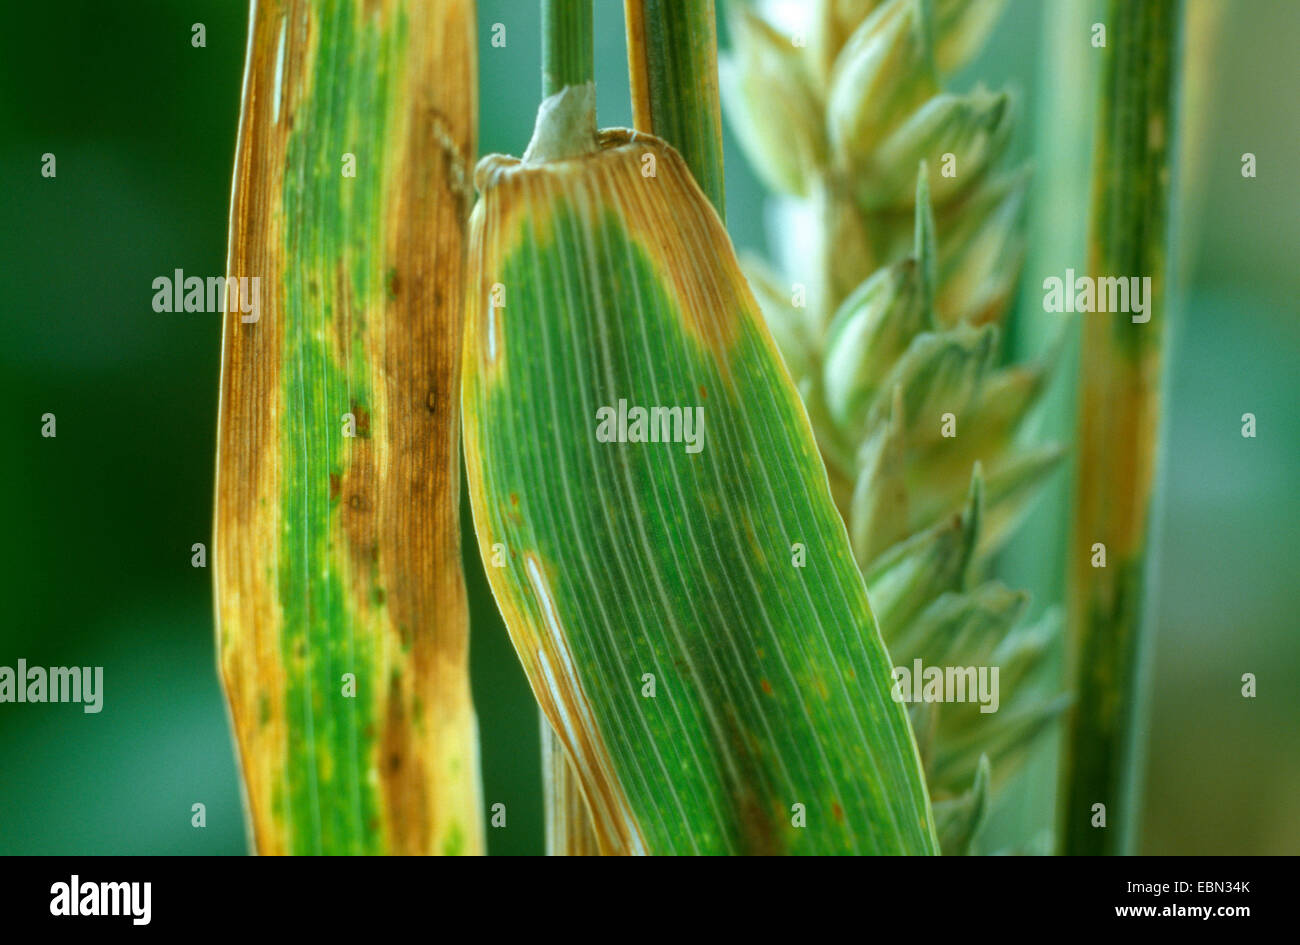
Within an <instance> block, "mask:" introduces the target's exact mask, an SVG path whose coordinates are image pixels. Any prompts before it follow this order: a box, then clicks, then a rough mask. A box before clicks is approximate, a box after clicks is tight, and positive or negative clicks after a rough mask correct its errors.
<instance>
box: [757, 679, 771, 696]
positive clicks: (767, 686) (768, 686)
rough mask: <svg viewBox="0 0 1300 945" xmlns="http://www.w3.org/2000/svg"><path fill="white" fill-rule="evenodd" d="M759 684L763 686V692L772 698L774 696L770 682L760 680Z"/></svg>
mask: <svg viewBox="0 0 1300 945" xmlns="http://www.w3.org/2000/svg"><path fill="white" fill-rule="evenodd" d="M759 682H760V683H761V684H762V686H763V691H764V692H765V693H767V694H768V695H769V696H770V695H771V694H772V684H771V683H770V682H768V681H767V680H766V679H760V680H759Z"/></svg>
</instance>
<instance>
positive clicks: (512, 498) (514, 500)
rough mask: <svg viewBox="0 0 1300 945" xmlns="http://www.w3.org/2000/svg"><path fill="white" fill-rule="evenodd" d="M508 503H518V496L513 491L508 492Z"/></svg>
mask: <svg viewBox="0 0 1300 945" xmlns="http://www.w3.org/2000/svg"><path fill="white" fill-rule="evenodd" d="M510 504H511V505H518V504H519V496H517V495H516V494H515V493H513V492H512V493H510Z"/></svg>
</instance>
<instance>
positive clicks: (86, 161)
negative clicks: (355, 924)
mask: <svg viewBox="0 0 1300 945" xmlns="http://www.w3.org/2000/svg"><path fill="white" fill-rule="evenodd" d="M1189 2H1190V3H1191V4H1193V5H1195V4H1208V5H1217V4H1219V0H1189ZM596 8H597V9H596V17H597V19H596V43H597V50H596V57H597V80H598V87H599V96H600V121H601V123H602V124H605V125H626V124H628V123H630V107H629V105H628V92H627V73H626V67H625V64H624V63H625V60H624V44H623V25H622V4H621V3H620V2H618V0H596ZM1047 9H1048V7H1047V5H1045V4H1040V3H1038V2H1036V0H1013V2H1011V3H1010V4H1009V8H1008V11H1007V13H1006V15H1005V16H1004V17H1003V19H1002V21H1001V24H1000V27H999V30H998V32H997V35H996V36H995V37H994V38H993V39H992V41H991V42H990V44H989V46H988V48H987V49H986V50H985V52H984V53H983V54H982V55H981V57H980V58H979V59H978V60H977V61H976V62H975V63H973V64H972V65H971V66H970V67H969V68H968V69H966V70H965V71H964V72H963V74H962V75H961V76H959V77H958V78H957V81H956V82H955V85H956V86H957V87H958V88H965V87H968V86H969V85H970V84H972V83H973V82H974V81H975V80H976V79H979V80H982V81H984V82H986V83H987V84H989V85H993V86H1000V85H1004V84H1008V83H1009V84H1012V85H1013V86H1015V87H1016V88H1017V89H1018V90H1019V92H1020V108H1021V113H1022V123H1021V126H1020V130H1019V132H1018V138H1017V140H1016V143H1015V148H1016V150H1017V153H1018V154H1020V155H1021V156H1028V157H1033V158H1035V159H1036V160H1037V162H1038V166H1039V168H1040V177H1039V181H1040V182H1039V183H1038V184H1037V185H1036V191H1035V194H1034V201H1035V202H1034V204H1033V208H1032V209H1031V212H1030V223H1031V225H1032V227H1033V229H1034V232H1033V239H1034V243H1035V247H1036V249H1037V251H1038V252H1037V255H1036V256H1035V257H1034V259H1033V260H1031V263H1030V266H1029V268H1028V269H1027V271H1026V275H1025V279H1024V283H1025V286H1026V288H1025V293H1024V298H1025V299H1027V300H1029V303H1030V304H1027V305H1024V304H1022V307H1021V310H1020V312H1019V315H1018V318H1017V323H1016V324H1017V328H1016V339H1017V343H1018V344H1019V345H1020V346H1021V347H1022V348H1024V349H1026V350H1028V349H1032V348H1035V347H1037V346H1038V345H1040V344H1041V343H1042V339H1043V338H1045V337H1048V336H1049V335H1050V334H1051V333H1052V332H1054V331H1055V330H1056V327H1057V326H1055V325H1053V324H1047V323H1046V322H1045V320H1046V319H1050V318H1054V317H1056V318H1059V317H1060V316H1049V315H1045V314H1044V313H1043V312H1042V311H1041V306H1036V305H1035V304H1034V302H1035V300H1036V298H1037V297H1038V292H1037V290H1036V288H1035V287H1036V286H1037V285H1039V284H1040V283H1041V280H1042V278H1043V277H1044V275H1047V274H1059V273H1061V272H1062V271H1063V269H1064V268H1065V265H1066V264H1067V260H1068V258H1069V254H1070V253H1071V252H1073V251H1074V250H1075V248H1077V247H1078V246H1080V245H1081V241H1082V233H1083V228H1084V220H1083V219H1082V218H1081V216H1080V214H1079V213H1078V210H1077V207H1078V205H1079V194H1080V193H1081V194H1083V197H1084V198H1085V199H1086V166H1087V165H1086V156H1087V155H1086V148H1087V145H1086V134H1087V124H1088V118H1087V108H1088V107H1089V105H1088V94H1089V89H1088V87H1087V85H1088V83H1087V81H1086V76H1084V77H1083V78H1080V79H1079V80H1078V81H1075V80H1070V81H1062V80H1061V79H1060V74H1061V73H1060V70H1061V69H1062V67H1063V60H1064V59H1068V58H1069V55H1074V56H1075V58H1078V59H1080V60H1081V61H1082V60H1084V59H1086V54H1085V55H1078V51H1077V50H1075V51H1074V52H1073V53H1070V54H1069V55H1067V53H1065V52H1063V50H1062V49H1061V46H1060V41H1059V35H1058V34H1059V31H1058V34H1053V33H1051V32H1050V30H1051V29H1052V28H1053V25H1052V23H1050V22H1044V19H1045V15H1046V16H1049V17H1050V16H1054V15H1056V14H1051V13H1048V14H1045V10H1047ZM6 12H7V16H6V24H5V25H6V29H5V30H4V31H3V36H2V37H0V50H2V52H3V55H0V61H2V62H3V63H4V68H3V73H2V74H0V173H2V175H3V176H2V177H0V179H2V180H3V182H4V184H3V191H2V192H3V198H2V199H0V206H3V211H2V213H3V226H0V299H3V308H2V309H0V332H2V333H3V343H0V413H2V415H3V438H2V439H0V442H3V444H4V446H3V451H4V452H3V462H2V463H0V488H2V491H0V495H3V496H4V497H5V499H6V503H7V504H6V508H5V512H6V522H5V527H4V529H3V535H4V537H3V539H2V540H0V595H2V598H0V599H2V600H3V612H2V614H3V615H2V616H0V665H8V666H13V665H15V664H16V662H17V660H18V659H19V658H20V657H21V658H26V659H27V660H28V662H29V663H31V664H35V665H45V666H49V665H102V666H103V667H104V679H105V682H104V686H105V701H104V710H103V712H101V713H100V714H98V715H89V714H85V713H83V712H82V711H81V708H80V707H79V706H75V705H30V704H29V705H15V704H0V853H5V854H14V853H27V854H31V853H60V854H92V853H131V854H135V853H177V854H185V853H205V854H215V853H222V854H238V853H244V852H246V845H245V837H244V826H243V818H242V814H241V811H240V797H239V787H238V780H237V775H236V770H235V764H234V757H233V753H232V746H231V739H230V735H229V732H228V729H227V722H226V714H225V708H224V704H223V700H222V696H221V693H220V690H219V687H218V684H217V677H216V671H215V661H214V655H213V626H212V601H211V592H210V572H209V571H207V570H198V569H195V568H192V567H191V566H190V554H191V553H190V546H191V544H193V543H194V542H198V541H202V542H205V543H208V542H209V530H210V524H211V517H212V513H211V498H212V490H213V451H214V444H215V423H216V393H217V378H218V371H219V358H220V316H219V315H201V314H184V313H179V314H157V313H155V312H154V311H153V310H152V307H151V305H150V300H151V298H152V288H151V281H152V280H153V278H154V277H156V276H158V275H162V274H169V273H171V271H172V270H173V269H177V268H180V269H184V270H185V271H186V272H187V273H188V274H203V275H216V274H220V273H222V272H224V268H225V256H226V245H225V243H226V226H227V212H228V204H229V199H230V183H231V172H232V159H233V154H234V141H235V131H236V121H237V118H238V110H239V87H240V78H241V74H242V68H243V55H244V46H245V42H246V20H247V10H246V5H245V4H242V3H238V2H232V0H190V2H185V3H180V2H170V3H169V2H162V0H131V2H121V0H119V2H108V0H82V2H75V0H63V2H48V3H40V4H34V3H33V4H15V5H11V6H10V8H9V9H8V10H7V11H6ZM1077 15H1078V16H1079V17H1082V19H1083V20H1084V22H1088V17H1089V16H1090V15H1091V5H1090V4H1084V5H1083V6H1082V7H1081V8H1080V12H1079V13H1078V14H1077ZM194 23H203V24H204V25H205V27H206V30H207V46H206V48H202V49H196V48H193V47H192V46H191V45H190V37H191V31H190V27H191V25H192V24H194ZM496 23H501V24H504V25H505V27H506V45H505V47H504V48H494V47H492V46H491V44H490V37H491V33H492V27H493V24H496ZM538 26H539V16H538V12H537V4H536V3H535V2H533V0H484V2H480V4H479V31H478V35H479V70H480V77H481V91H480V97H481V109H480V116H481V128H480V149H481V151H482V152H484V153H487V152H491V151H505V152H510V153H515V154H518V153H520V152H521V151H522V150H523V148H524V146H525V145H526V143H527V139H528V137H529V133H530V132H531V129H532V122H533V114H534V110H535V107H536V102H537V98H538V94H539V91H540V80H539V78H538V75H539V67H540V54H539V49H538ZM1045 31H1046V32H1045ZM1214 35H1215V37H1216V38H1217V42H1216V43H1215V44H1214V47H1213V48H1212V49H1206V50H1199V51H1197V52H1196V53H1195V54H1194V55H1193V56H1192V57H1189V58H1195V59H1196V60H1197V61H1196V63H1195V64H1194V66H1195V68H1196V69H1197V70H1199V71H1200V74H1201V75H1202V76H1203V78H1202V80H1201V81H1202V86H1203V87H1202V90H1201V91H1200V92H1199V93H1198V94H1197V98H1196V100H1197V102H1198V108H1199V109H1200V110H1199V111H1198V113H1197V116H1196V122H1197V126H1196V133H1195V136H1194V139H1189V144H1190V148H1189V149H1188V150H1187V151H1186V152H1185V153H1186V154H1187V155H1188V160H1187V162H1186V163H1185V166H1184V168H1183V171H1182V173H1181V178H1180V186H1179V192H1180V197H1179V201H1180V202H1179V216H1178V218H1177V222H1178V226H1177V235H1176V247H1175V256H1176V258H1177V260H1178V264H1177V267H1176V269H1177V274H1178V276H1179V284H1178V287H1177V292H1178V299H1179V305H1178V308H1179V311H1178V312H1177V313H1176V314H1175V322H1174V332H1173V339H1172V348H1171V357H1172V369H1171V374H1170V387H1169V396H1168V400H1167V409H1168V415H1167V427H1166V430H1167V440H1166V444H1165V454H1164V455H1165V458H1166V464H1165V469H1164V480H1163V481H1164V486H1165V488H1164V495H1163V514H1162V516H1161V519H1160V521H1159V522H1158V524H1157V529H1156V536H1157V539H1156V553H1157V558H1156V560H1157V570H1156V578H1155V586H1156V588H1157V595H1156V596H1157V601H1156V608H1157V618H1156V619H1157V625H1156V629H1157V637H1156V641H1155V652H1154V664H1153V667H1154V668H1153V683H1154V687H1153V695H1152V704H1151V713H1150V721H1149V725H1148V726H1147V731H1146V741H1147V745H1148V758H1149V761H1148V776H1147V790H1146V811H1145V815H1144V824H1145V827H1144V841H1143V847H1142V849H1143V852H1148V853H1283V852H1290V853H1295V852H1300V634H1297V619H1296V613H1297V604H1298V603H1300V594H1298V593H1297V581H1296V579H1295V575H1296V570H1297V567H1296V565H1297V555H1296V544H1297V542H1296V536H1297V533H1298V526H1300V490H1298V489H1297V487H1298V486H1300V474H1298V472H1297V470H1298V468H1300V466H1298V464H1297V458H1298V457H1300V419H1298V418H1297V414H1296V412H1295V409H1294V407H1295V403H1296V393H1297V383H1296V379H1297V363H1300V357H1298V356H1300V319H1297V318H1296V315H1297V310H1298V307H1297V302H1296V300H1297V298H1300V266H1297V265H1296V247H1297V246H1298V245H1300V214H1297V212H1296V208H1297V200H1296V197H1297V193H1298V191H1297V185H1296V181H1297V180H1300V155H1298V153H1297V147H1296V139H1297V135H1296V131H1297V115H1296V112H1295V109H1294V102H1295V101H1296V99H1297V97H1300V72H1297V70H1296V68H1295V62H1294V55H1295V49H1296V48H1297V45H1300V5H1297V4H1284V3H1263V2H1260V3H1246V2H1241V3H1236V4H1233V5H1231V7H1230V8H1229V15H1226V16H1221V17H1219V18H1218V22H1217V27H1216V29H1215V30H1214ZM1045 36H1048V37H1053V36H1056V37H1058V38H1056V39H1052V40H1051V41H1048V40H1045ZM1083 41H1084V40H1083V39H1081V40H1080V42H1083ZM724 42H725V29H724ZM1086 68H1087V64H1086V62H1084V63H1083V66H1082V69H1083V71H1085V72H1086ZM1054 70H1055V71H1054ZM1054 76H1055V78H1054ZM1081 128H1082V130H1083V135H1084V138H1083V139H1079V131H1080V129H1081ZM1080 141H1082V144H1080ZM726 147H727V155H726V156H727V196H728V224H729V228H730V229H731V230H732V232H733V235H734V238H735V241H736V243H737V244H738V245H739V246H741V247H748V248H753V249H757V250H760V251H762V250H765V249H766V247H767V240H766V235H765V232H764V213H763V195H762V191H761V189H760V188H759V186H758V184H757V183H756V181H755V179H754V177H753V175H752V173H751V172H750V170H749V168H748V167H747V165H746V164H745V161H744V158H743V156H742V155H741V154H740V153H739V151H738V150H737V148H736V146H735V141H734V139H732V138H731V137H730V131H729V130H728V137H727V140H726ZM1080 148H1082V157H1081V158H1080V153H1079V152H1080ZM1245 151H1250V152H1253V153H1255V154H1256V155H1257V158H1258V165H1259V176H1258V178H1257V179H1255V180H1243V179H1242V177H1241V174H1240V156H1241V154H1242V152H1245ZM46 152H52V153H54V154H55V155H56V157H57V161H58V176H57V178H54V179H49V180H47V179H44V178H42V177H41V175H40V163H41V155H42V154H44V153H46ZM1071 155H1073V160H1072V159H1071V157H1070V156H1071ZM1080 162H1081V163H1080ZM1079 166H1082V167H1083V168H1085V171H1084V175H1085V176H1080V174H1079V172H1078V167H1079ZM1049 250H1050V251H1049ZM1053 252H1056V253H1058V254H1059V255H1060V257H1061V258H1055V259H1054V258H1049V259H1047V260H1045V261H1044V260H1043V258H1042V257H1043V256H1049V257H1050V256H1051V255H1052V253H1053ZM1035 267H1041V269H1042V271H1041V272H1040V271H1037V269H1036V268H1035ZM1062 403H1064V404H1065V406H1061V405H1060V404H1058V407H1057V410H1056V415H1055V416H1052V415H1051V412H1050V411H1049V415H1047V416H1045V417H1044V418H1043V421H1042V423H1043V426H1044V429H1045V430H1048V431H1050V430H1051V428H1052V427H1053V426H1054V425H1055V426H1057V427H1059V426H1060V425H1061V424H1062V423H1063V422H1065V420H1064V418H1068V416H1069V409H1068V401H1064V400H1063V401H1062ZM1247 411H1250V412H1253V413H1255V414H1256V416H1257V417H1258V424H1259V435H1258V438H1257V439H1254V440H1246V439H1243V438H1242V437H1241V435H1240V417H1241V414H1242V413H1244V412H1247ZM46 412H52V413H55V414H56V415H57V418H58V437H57V438H55V439H43V438H42V437H41V436H40V417H41V415H42V414H43V413H46ZM1067 481H1068V473H1063V474H1062V476H1061V481H1060V482H1059V483H1058V484H1057V490H1056V493H1055V494H1054V495H1051V496H1048V497H1047V498H1045V499H1044V500H1043V501H1042V502H1041V503H1040V504H1039V506H1038V507H1037V508H1036V510H1035V513H1034V515H1033V518H1032V520H1031V521H1030V522H1029V523H1028V525H1027V527H1026V529H1025V530H1024V531H1023V532H1022V533H1021V534H1020V537H1019V540H1018V542H1017V547H1016V548H1015V550H1014V552H1013V553H1012V554H1011V555H1010V556H1009V560H1008V562H1007V565H1006V566H1007V569H1008V573H1009V574H1011V575H1013V576H1015V577H1016V579H1017V580H1020V581H1022V582H1023V583H1027V584H1029V586H1031V587H1033V588H1034V589H1035V590H1037V591H1039V601H1040V603H1048V602H1050V598H1051V597H1052V595H1053V593H1055V592H1054V590H1053V588H1054V587H1055V586H1057V582H1056V581H1055V570H1056V568H1055V562H1056V561H1057V560H1058V559H1059V558H1060V554H1061V548H1060V537H1059V527H1058V523H1059V521H1060V518H1061V515H1062V514H1063V511H1064V501H1065V499H1064V496H1065V492H1064V491H1063V490H1064V488H1065V484H1066V482H1067ZM466 521H468V515H466ZM466 570H467V579H468V582H469V587H470V594H471V605H472V619H473V637H472V646H471V660H472V669H473V682H474V690H475V697H476V703H477V709H478V716H479V725H480V730H481V733H482V756H483V778H484V798H485V801H486V803H488V804H489V805H490V804H492V803H496V802H498V801H500V802H504V803H506V805H507V807H508V810H509V812H510V816H509V827H508V828H506V829H498V830H490V831H489V843H490V850H491V852H493V853H536V852H540V851H541V848H542V843H541V789H540V779H539V765H538V757H537V748H536V745H537V716H536V709H535V705H534V702H533V700H532V697H531V695H530V694H529V692H528V690H527V687H526V685H525V683H524V680H523V676H522V673H521V672H520V670H519V668H518V666H517V663H516V660H515V657H514V654H513V652H512V650H511V649H510V645H509V641H508V639H507V637H506V634H505V631H504V628H503V627H502V625H501V622H500V619H499V617H498V616H497V613H496V609H495V605H494V604H493V602H492V600H491V596H490V594H489V593H488V591H487V588H486V584H485V582H484V579H483V575H482V570H481V567H480V564H479V562H478V560H477V555H474V554H471V555H470V556H469V558H468V559H467V561H466ZM1243 672H1253V673H1256V674H1257V676H1258V678H1259V697H1258V698H1257V699H1255V700H1245V699H1242V698H1241V696H1240V692H1239V690H1240V681H1239V680H1240V676H1241V674H1242V673H1243ZM1051 750H1052V749H1051V745H1045V746H1044V748H1043V750H1042V752H1040V757H1039V758H1038V759H1037V761H1036V762H1035V764H1034V765H1032V766H1031V768H1030V771H1029V774H1028V775H1027V776H1026V778H1025V779H1024V782H1023V783H1022V784H1021V785H1019V786H1017V787H1015V788H1014V789H1013V791H1012V792H1011V793H1010V794H1009V795H1008V797H1009V800H1008V802H1007V803H1006V804H1004V805H1003V806H1004V809H1003V810H1000V811H998V812H997V814H996V816H995V820H994V823H993V825H992V830H993V832H994V836H1008V837H1015V836H1020V837H1032V836H1036V835H1040V834H1041V832H1042V830H1043V829H1044V828H1046V827H1047V825H1048V824H1049V822H1050V799H1051V795H1052V787H1053V786H1052V771H1051ZM196 802H202V803H204V804H205V805H206V807H207V827H206V829H203V830H196V829H193V828H192V827H191V826H190V816H191V814H190V809H191V805H192V804H194V803H196Z"/></svg>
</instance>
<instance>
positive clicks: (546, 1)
mask: <svg viewBox="0 0 1300 945" xmlns="http://www.w3.org/2000/svg"><path fill="white" fill-rule="evenodd" d="M594 58H595V57H594V52H593V40H592V25H591V0H542V98H550V97H551V96H552V95H554V94H556V93H557V92H559V91H561V90H563V89H564V88H565V86H569V85H582V84H583V83H586V82H590V81H592V77H593V75H594V74H595V66H594Z"/></svg>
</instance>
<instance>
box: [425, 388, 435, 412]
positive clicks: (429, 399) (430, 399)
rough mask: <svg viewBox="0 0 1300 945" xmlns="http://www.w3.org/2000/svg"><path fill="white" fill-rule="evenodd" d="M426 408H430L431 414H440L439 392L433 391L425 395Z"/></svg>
mask: <svg viewBox="0 0 1300 945" xmlns="http://www.w3.org/2000/svg"><path fill="white" fill-rule="evenodd" d="M424 406H426V407H428V408H429V413H437V412H438V392H437V391H436V390H431V391H429V393H427V394H425V395H424Z"/></svg>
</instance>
